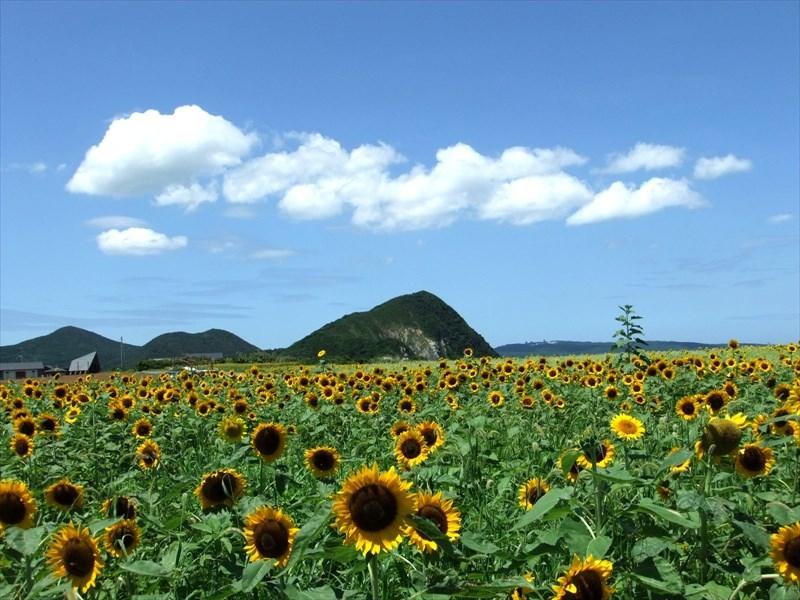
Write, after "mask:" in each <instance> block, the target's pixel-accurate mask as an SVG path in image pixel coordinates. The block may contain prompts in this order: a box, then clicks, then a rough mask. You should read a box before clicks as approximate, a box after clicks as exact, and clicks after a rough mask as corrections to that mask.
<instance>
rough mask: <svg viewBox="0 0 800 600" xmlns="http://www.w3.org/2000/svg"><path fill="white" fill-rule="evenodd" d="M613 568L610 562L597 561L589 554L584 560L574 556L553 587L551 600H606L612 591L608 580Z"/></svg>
mask: <svg viewBox="0 0 800 600" xmlns="http://www.w3.org/2000/svg"><path fill="white" fill-rule="evenodd" d="M613 568H614V566H613V565H612V563H611V561H608V560H598V559H596V558H594V557H593V556H592V555H591V554H590V555H589V556H588V557H586V560H581V559H580V558H578V557H577V556H576V557H575V558H573V559H572V564H571V565H570V567H569V570H568V571H567V572H566V574H565V575H562V576H561V577H559V578H558V584H557V585H554V586H553V591H554V592H555V595H554V596H553V600H562V599H563V600H608V598H610V597H611V591H612V590H611V588H610V587H609V586H608V579H609V577H611V571H612V569H613Z"/></svg>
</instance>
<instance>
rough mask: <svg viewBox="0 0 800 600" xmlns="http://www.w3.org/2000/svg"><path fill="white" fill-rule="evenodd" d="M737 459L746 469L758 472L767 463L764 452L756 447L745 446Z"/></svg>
mask: <svg viewBox="0 0 800 600" xmlns="http://www.w3.org/2000/svg"><path fill="white" fill-rule="evenodd" d="M739 460H740V462H741V464H742V465H743V466H744V468H746V469H747V470H748V471H758V472H760V471H762V470H763V469H764V467H765V466H766V464H767V461H766V458H765V456H764V453H763V452H762V451H761V450H759V449H758V448H745V450H744V452H743V453H742V457H741V458H740V459H739Z"/></svg>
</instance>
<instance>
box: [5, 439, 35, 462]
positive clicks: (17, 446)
mask: <svg viewBox="0 0 800 600" xmlns="http://www.w3.org/2000/svg"><path fill="white" fill-rule="evenodd" d="M8 445H9V448H11V452H12V453H14V454H16V455H17V456H19V457H20V458H29V457H30V455H31V454H33V440H32V439H31V438H29V437H28V436H27V435H25V434H22V433H15V434H14V435H13V436H11V441H10V442H9V444H8Z"/></svg>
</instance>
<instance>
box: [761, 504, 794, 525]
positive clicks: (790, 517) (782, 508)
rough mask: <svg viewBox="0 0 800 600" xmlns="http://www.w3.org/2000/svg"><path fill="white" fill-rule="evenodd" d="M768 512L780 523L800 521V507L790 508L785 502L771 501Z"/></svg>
mask: <svg viewBox="0 0 800 600" xmlns="http://www.w3.org/2000/svg"><path fill="white" fill-rule="evenodd" d="M767 512H768V513H769V515H770V516H771V517H772V518H773V519H775V521H776V522H777V523H778V525H789V524H790V523H794V522H795V521H800V507H795V508H790V507H788V506H787V505H785V504H784V503H783V502H777V501H776V502H769V503H768V504H767Z"/></svg>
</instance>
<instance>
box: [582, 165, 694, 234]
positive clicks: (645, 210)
mask: <svg viewBox="0 0 800 600" xmlns="http://www.w3.org/2000/svg"><path fill="white" fill-rule="evenodd" d="M704 204H705V202H704V200H703V198H702V196H700V194H698V193H697V192H695V191H694V190H692V189H691V187H690V186H689V183H688V182H687V181H686V180H685V179H680V180H676V179H666V178H662V177H653V178H652V179H648V180H647V181H645V182H644V183H643V184H642V185H641V186H639V187H638V188H637V187H634V186H627V185H625V184H624V183H622V182H621V181H615V182H614V183H612V184H611V185H610V186H609V187H607V188H606V189H604V190H603V191H601V192H598V193H597V194H595V196H594V199H593V200H592V201H591V202H589V204H586V205H585V206H583V207H582V208H580V209H579V210H578V211H577V212H575V213H574V214H572V215H570V216H569V217H568V218H567V224H568V225H584V224H586V223H595V222H597V221H606V220H608V219H619V218H633V217H640V216H642V215H646V214H649V213H653V212H656V211H659V210H662V209H664V208H667V207H670V206H684V207H687V208H696V207H699V206H703V205H704Z"/></svg>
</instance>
